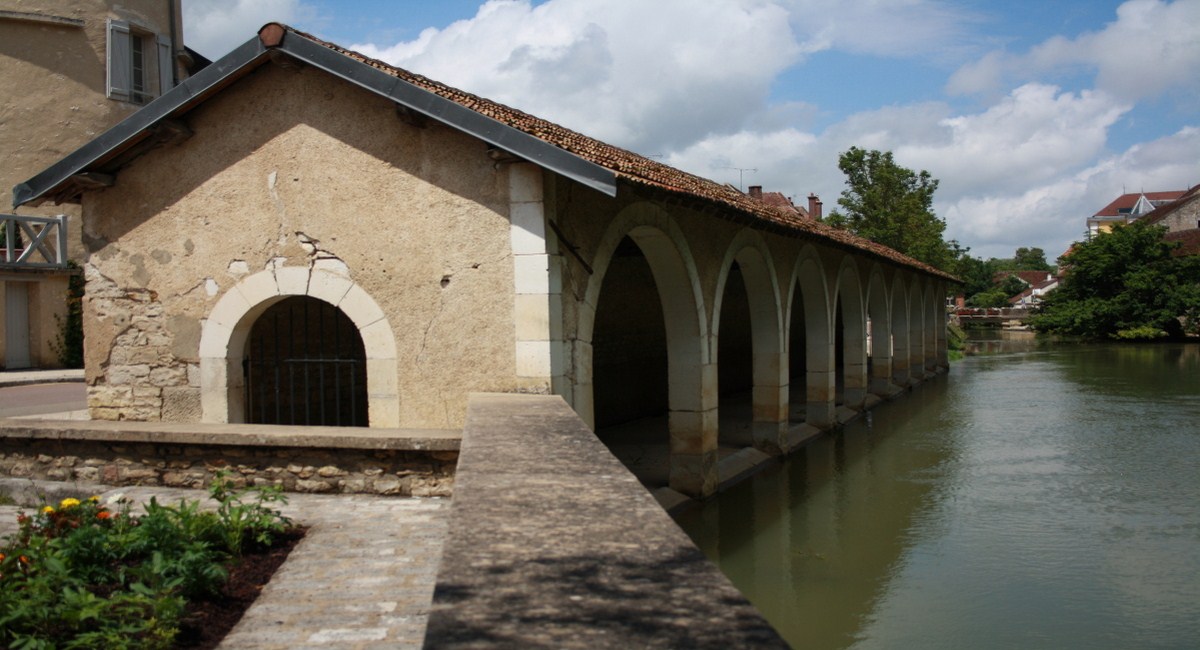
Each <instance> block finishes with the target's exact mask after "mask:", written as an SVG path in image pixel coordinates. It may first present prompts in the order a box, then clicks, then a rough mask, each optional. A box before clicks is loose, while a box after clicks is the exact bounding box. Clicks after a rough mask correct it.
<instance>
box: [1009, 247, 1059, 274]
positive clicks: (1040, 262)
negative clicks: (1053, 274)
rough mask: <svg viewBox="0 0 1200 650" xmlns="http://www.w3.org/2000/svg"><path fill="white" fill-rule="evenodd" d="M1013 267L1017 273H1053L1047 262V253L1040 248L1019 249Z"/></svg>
mask: <svg viewBox="0 0 1200 650" xmlns="http://www.w3.org/2000/svg"><path fill="white" fill-rule="evenodd" d="M1013 266H1014V267H1015V270H1017V271H1052V270H1053V267H1051V266H1050V264H1049V263H1048V262H1047V261H1046V251H1043V250H1042V249H1040V248H1024V247H1022V248H1018V249H1017V253H1016V255H1014V256H1013Z"/></svg>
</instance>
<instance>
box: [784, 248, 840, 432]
mask: <svg viewBox="0 0 1200 650" xmlns="http://www.w3.org/2000/svg"><path fill="white" fill-rule="evenodd" d="M797 291H799V292H800V297H801V304H802V305H803V314H802V316H803V318H804V327H805V331H804V360H805V367H804V375H805V379H804V392H805V394H804V399H803V402H804V405H805V406H804V412H805V423H806V424H809V425H811V426H814V427H818V428H827V427H829V426H832V425H833V423H834V403H833V398H834V368H833V336H832V329H833V324H832V323H831V317H830V315H831V313H832V311H833V308H832V307H831V306H830V300H829V298H830V296H829V288H828V283H827V282H826V278H825V266H824V264H822V262H821V256H820V255H819V254H818V253H817V250H816V248H814V247H813V246H811V245H806V246H805V247H804V248H802V249H801V250H800V254H799V255H798V256H797V261H796V266H795V267H794V269H793V270H792V277H791V279H790V280H789V282H788V293H787V296H788V297H787V301H788V302H787V317H786V319H785V330H784V331H785V332H787V333H788V334H787V337H788V341H789V343H788V345H789V347H790V346H791V340H792V336H791V333H792V324H793V321H795V320H796V318H795V317H796V315H797V313H796V292H797ZM789 356H790V353H789ZM792 383H793V382H791V380H789V385H791V384H792Z"/></svg>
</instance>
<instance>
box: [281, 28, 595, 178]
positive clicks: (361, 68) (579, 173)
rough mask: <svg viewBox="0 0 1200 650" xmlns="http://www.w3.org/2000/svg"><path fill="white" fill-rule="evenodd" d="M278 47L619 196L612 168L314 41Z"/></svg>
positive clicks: (292, 40) (288, 41)
mask: <svg viewBox="0 0 1200 650" xmlns="http://www.w3.org/2000/svg"><path fill="white" fill-rule="evenodd" d="M278 49H279V50H281V51H283V52H285V53H287V54H288V55H290V56H293V57H295V58H296V59H298V60H300V61H304V62H305V63H307V64H309V65H311V66H313V67H316V68H320V69H321V70H324V71H326V72H328V73H330V74H332V75H334V76H336V77H338V78H340V79H343V80H345V81H347V82H349V83H352V84H354V85H356V86H359V87H360V88H364V89H366V90H369V91H371V92H373V93H375V94H378V95H381V96H384V97H387V98H388V99H391V100H392V101H394V102H396V103H398V104H401V105H403V106H406V107H407V108H409V109H411V110H413V111H416V112H418V113H420V114H422V115H425V116H427V117H429V118H430V119H433V120H437V121H438V122H441V123H443V124H446V125H447V126H450V127H453V128H455V129H458V130H459V131H462V132H464V133H467V134H469V135H472V136H474V137H476V138H479V139H480V140H483V141H484V142H487V143H488V144H490V145H492V146H495V147H498V148H500V149H503V150H505V151H507V152H509V153H512V154H513V155H515V156H517V157H519V158H522V159H524V160H527V161H529V162H532V163H534V164H536V165H538V166H540V167H543V168H545V169H548V170H550V171H553V172H555V173H558V174H561V175H562V176H565V177H567V178H570V179H572V180H574V181H577V182H579V183H581V184H583V185H585V186H587V187H590V188H592V189H595V190H598V191H600V192H603V193H604V194H607V195H608V196H616V194H617V184H616V174H615V173H614V172H613V171H612V170H610V169H607V168H605V167H602V166H600V165H597V164H596V163H593V162H591V161H590V160H585V159H583V158H581V157H579V156H577V155H575V154H573V153H571V152H569V151H567V150H565V149H562V148H561V147H558V146H555V145H553V144H550V143H549V142H546V141H545V140H542V139H540V138H537V137H535V136H532V135H530V134H528V133H525V132H524V131H521V130H519V129H516V128H514V127H511V126H509V125H507V124H504V123H503V122H500V121H498V120H496V119H494V118H491V117H488V116H486V115H482V114H480V113H478V112H476V111H473V110H471V109H470V108H467V107H466V106H463V105H461V104H458V103H457V102H454V101H452V100H450V99H447V98H445V97H442V96H440V95H437V94H436V93H433V92H430V91H428V90H425V89H424V88H420V87H418V86H416V85H413V84H411V83H409V82H407V81H405V80H403V79H400V78H398V77H395V76H393V75H390V74H388V73H386V72H384V71H383V70H379V69H377V68H375V67H373V66H371V65H368V64H366V63H363V62H361V61H358V60H356V59H354V58H351V57H348V56H346V55H344V54H342V53H340V52H337V51H334V50H332V49H330V48H328V47H325V46H323V45H320V44H318V43H314V42H313V41H310V40H308V39H307V38H304V37H302V36H299V35H297V34H296V33H295V32H288V34H287V35H286V36H285V37H284V38H283V42H282V43H281V44H280V45H279V48H278Z"/></svg>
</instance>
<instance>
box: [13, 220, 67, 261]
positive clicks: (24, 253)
mask: <svg viewBox="0 0 1200 650" xmlns="http://www.w3.org/2000/svg"><path fill="white" fill-rule="evenodd" d="M0 221H2V222H3V226H4V228H3V230H2V231H0V232H2V233H3V235H4V248H3V250H2V251H0V267H5V268H14V267H15V268H41V269H59V268H63V267H65V266H66V265H67V215H65V214H60V215H58V216H55V217H34V216H25V215H20V214H0Z"/></svg>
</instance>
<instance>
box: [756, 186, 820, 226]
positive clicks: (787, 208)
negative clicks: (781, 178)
mask: <svg viewBox="0 0 1200 650" xmlns="http://www.w3.org/2000/svg"><path fill="white" fill-rule="evenodd" d="M749 194H750V196H751V197H753V198H756V199H758V200H760V201H762V202H763V203H766V204H767V205H769V206H771V207H773V208H775V209H777V210H782V211H784V212H786V213H788V214H790V215H792V216H796V217H800V218H801V219H810V220H813V221H820V220H821V206H822V203H821V199H820V198H818V197H817V195H816V194H812V193H809V195H808V209H807V210H806V209H804V208H803V207H801V206H798V205H796V204H795V203H794V202H792V200H791V199H790V198H788V197H787V196H785V195H784V194H783V193H782V192H764V191H763V189H762V185H751V186H750V191H749Z"/></svg>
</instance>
